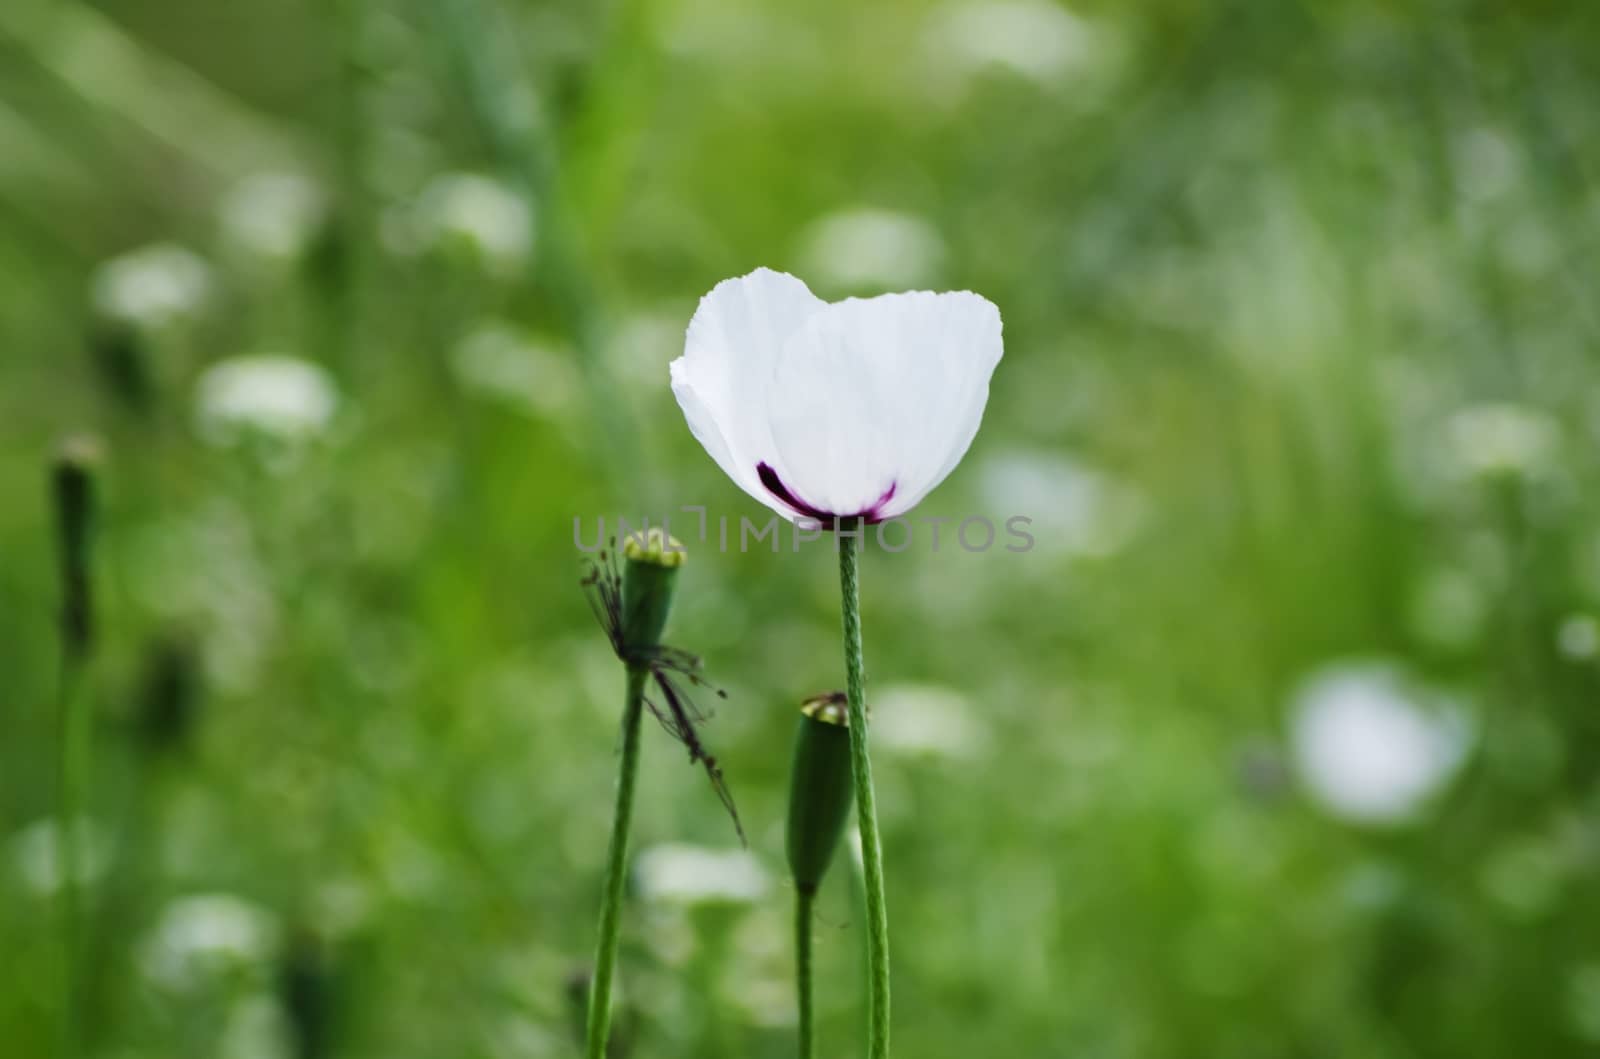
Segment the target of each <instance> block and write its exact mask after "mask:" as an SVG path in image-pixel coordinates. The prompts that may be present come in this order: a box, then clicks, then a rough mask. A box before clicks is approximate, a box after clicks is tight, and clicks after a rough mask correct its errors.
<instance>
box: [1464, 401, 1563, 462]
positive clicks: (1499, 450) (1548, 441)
mask: <svg viewBox="0 0 1600 1059" xmlns="http://www.w3.org/2000/svg"><path fill="white" fill-rule="evenodd" d="M1446 429H1447V432H1448V434H1449V443H1450V455H1451V457H1452V463H1453V465H1454V469H1455V470H1456V471H1457V472H1458V473H1459V474H1462V475H1479V476H1483V477H1495V476H1500V475H1516V474H1535V473H1538V472H1540V471H1543V470H1546V469H1548V468H1549V467H1550V466H1551V465H1552V464H1553V463H1554V462H1555V460H1556V459H1557V457H1558V456H1559V454H1560V448H1561V432H1560V429H1559V428H1558V427H1557V425H1556V423H1555V421H1554V420H1553V419H1552V418H1551V417H1550V415H1549V413H1547V412H1545V411H1543V410H1542V409H1539V408H1534V407H1533V406H1531V405H1523V404H1516V403H1514V402H1510V401H1495V402H1486V403H1483V404H1475V405H1468V406H1467V407H1465V408H1462V409H1460V410H1459V411H1457V412H1456V413H1455V414H1453V415H1452V416H1451V417H1450V420H1449V423H1448V424H1447V427H1446Z"/></svg>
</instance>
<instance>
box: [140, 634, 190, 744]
mask: <svg viewBox="0 0 1600 1059" xmlns="http://www.w3.org/2000/svg"><path fill="white" fill-rule="evenodd" d="M200 670H201V665H200V657H199V652H198V651H197V650H196V648H195V645H194V643H193V642H192V641H191V640H189V639H188V638H187V637H185V636H181V635H171V636H168V637H165V638H163V639H161V640H158V641H156V642H155V643H153V644H152V645H151V646H150V648H149V650H148V652H147V654H146V656H145V664H144V674H143V677H142V680H141V682H140V685H139V693H138V700H137V701H138V705H139V714H138V719H139V728H140V735H141V736H142V737H143V739H144V742H145V745H146V746H148V747H149V748H150V749H152V750H155V751H165V750H177V749H180V748H182V747H183V746H184V745H185V744H186V743H187V742H188V740H189V736H190V733H191V732H192V731H193V729H194V722H195V715H196V713H197V712H198V710H199V700H200V690H201V689H200V683H201V673H200Z"/></svg>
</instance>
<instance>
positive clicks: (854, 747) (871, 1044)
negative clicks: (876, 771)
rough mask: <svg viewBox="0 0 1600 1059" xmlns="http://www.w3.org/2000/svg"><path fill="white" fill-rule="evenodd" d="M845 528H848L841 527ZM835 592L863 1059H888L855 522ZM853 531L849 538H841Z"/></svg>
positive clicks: (883, 908)
mask: <svg viewBox="0 0 1600 1059" xmlns="http://www.w3.org/2000/svg"><path fill="white" fill-rule="evenodd" d="M847 523H848V524H847ZM839 530H840V532H838V533H837V534H836V535H835V543H836V544H837V545H838V549H839V592H840V595H841V597H842V600H843V607H842V609H843V616H844V668H845V690H846V696H847V698H848V701H849V707H850V775H851V779H852V781H853V784H854V786H855V794H856V820H857V825H858V827H859V828H860V831H861V869H862V876H863V881H864V882H865V884H866V898H867V974H868V989H869V999H870V1008H869V1016H868V1024H867V1025H868V1029H867V1045H868V1047H867V1055H868V1057H869V1059H888V1055H889V907H888V903H887V902H886V901H885V899H884V893H883V844H882V842H881V841H880V840H879V838H878V804H877V798H876V797H875V796H874V794H873V790H872V758H871V756H870V755H869V753H868V751H867V706H866V679H865V676H864V675H863V663H862V658H861V586H860V579H859V576H858V572H857V568H858V565H859V563H860V559H859V556H858V554H857V549H858V544H859V539H860V520H859V519H841V520H840V522H839ZM850 530H854V531H855V532H854V533H850V532H846V531H850Z"/></svg>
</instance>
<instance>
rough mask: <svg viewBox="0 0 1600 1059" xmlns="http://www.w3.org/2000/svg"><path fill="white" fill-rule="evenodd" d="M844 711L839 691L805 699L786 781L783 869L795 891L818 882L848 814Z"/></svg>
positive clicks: (846, 719)
mask: <svg viewBox="0 0 1600 1059" xmlns="http://www.w3.org/2000/svg"><path fill="white" fill-rule="evenodd" d="M849 725H850V714H849V712H848V709H847V708H846V705H845V697H844V693H843V692H838V691H835V692H830V693H828V694H824V695H817V696H815V697H813V698H810V699H807V700H806V701H805V702H804V703H802V704H801V706H800V724H799V727H798V728H797V730H796V731H795V739H794V769H793V772H792V774H791V776H790V785H789V838H788V846H789V870H790V871H791V872H793V873H794V885H795V888H796V889H797V890H799V891H800V893H802V894H805V895H810V894H814V893H816V892H817V888H818V887H819V886H821V885H822V877H823V876H824V875H826V874H827V872H828V865H829V863H831V862H832V860H833V854H834V851H835V850H837V849H838V848H839V837H840V836H841V835H842V834H844V826H845V821H846V820H847V819H848V818H849V815H850V799H851V780H850V727H849Z"/></svg>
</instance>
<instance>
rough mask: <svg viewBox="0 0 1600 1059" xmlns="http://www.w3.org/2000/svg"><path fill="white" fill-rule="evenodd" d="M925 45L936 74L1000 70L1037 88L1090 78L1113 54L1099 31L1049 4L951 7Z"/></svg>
mask: <svg viewBox="0 0 1600 1059" xmlns="http://www.w3.org/2000/svg"><path fill="white" fill-rule="evenodd" d="M926 43H927V52H928V61H929V63H930V64H931V65H932V67H933V68H934V69H935V70H937V71H941V72H948V73H953V74H957V75H970V74H974V73H980V72H983V71H985V70H990V69H1001V70H1007V71H1010V72H1011V73H1014V74H1016V75H1018V76H1020V77H1025V78H1028V79H1029V80H1032V81H1037V82H1039V83H1041V84H1054V83H1058V82H1060V81H1062V80H1063V79H1066V78H1068V77H1072V76H1078V75H1083V74H1087V73H1092V72H1093V71H1095V70H1096V69H1097V68H1098V67H1099V65H1100V64H1103V63H1104V62H1106V60H1107V59H1109V58H1111V57H1112V53H1113V52H1114V51H1115V49H1114V48H1113V47H1112V46H1111V43H1112V42H1111V41H1109V40H1108V39H1107V33H1106V30H1105V29H1104V28H1102V27H1100V26H1098V25H1096V24H1095V23H1092V22H1090V21H1088V20H1087V19H1084V18H1082V17H1080V16H1078V15H1074V14H1073V13H1071V12H1070V11H1067V10H1066V9H1065V8H1063V7H1061V6H1060V5H1059V4H1054V3H1050V2H1048V0H1003V2H998V3H993V2H972V3H960V4H952V5H950V6H949V7H946V8H945V9H944V10H943V11H941V12H939V13H938V14H937V15H936V16H935V17H934V19H933V21H932V23H931V24H930V25H929V27H928V35H927V42H926Z"/></svg>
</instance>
